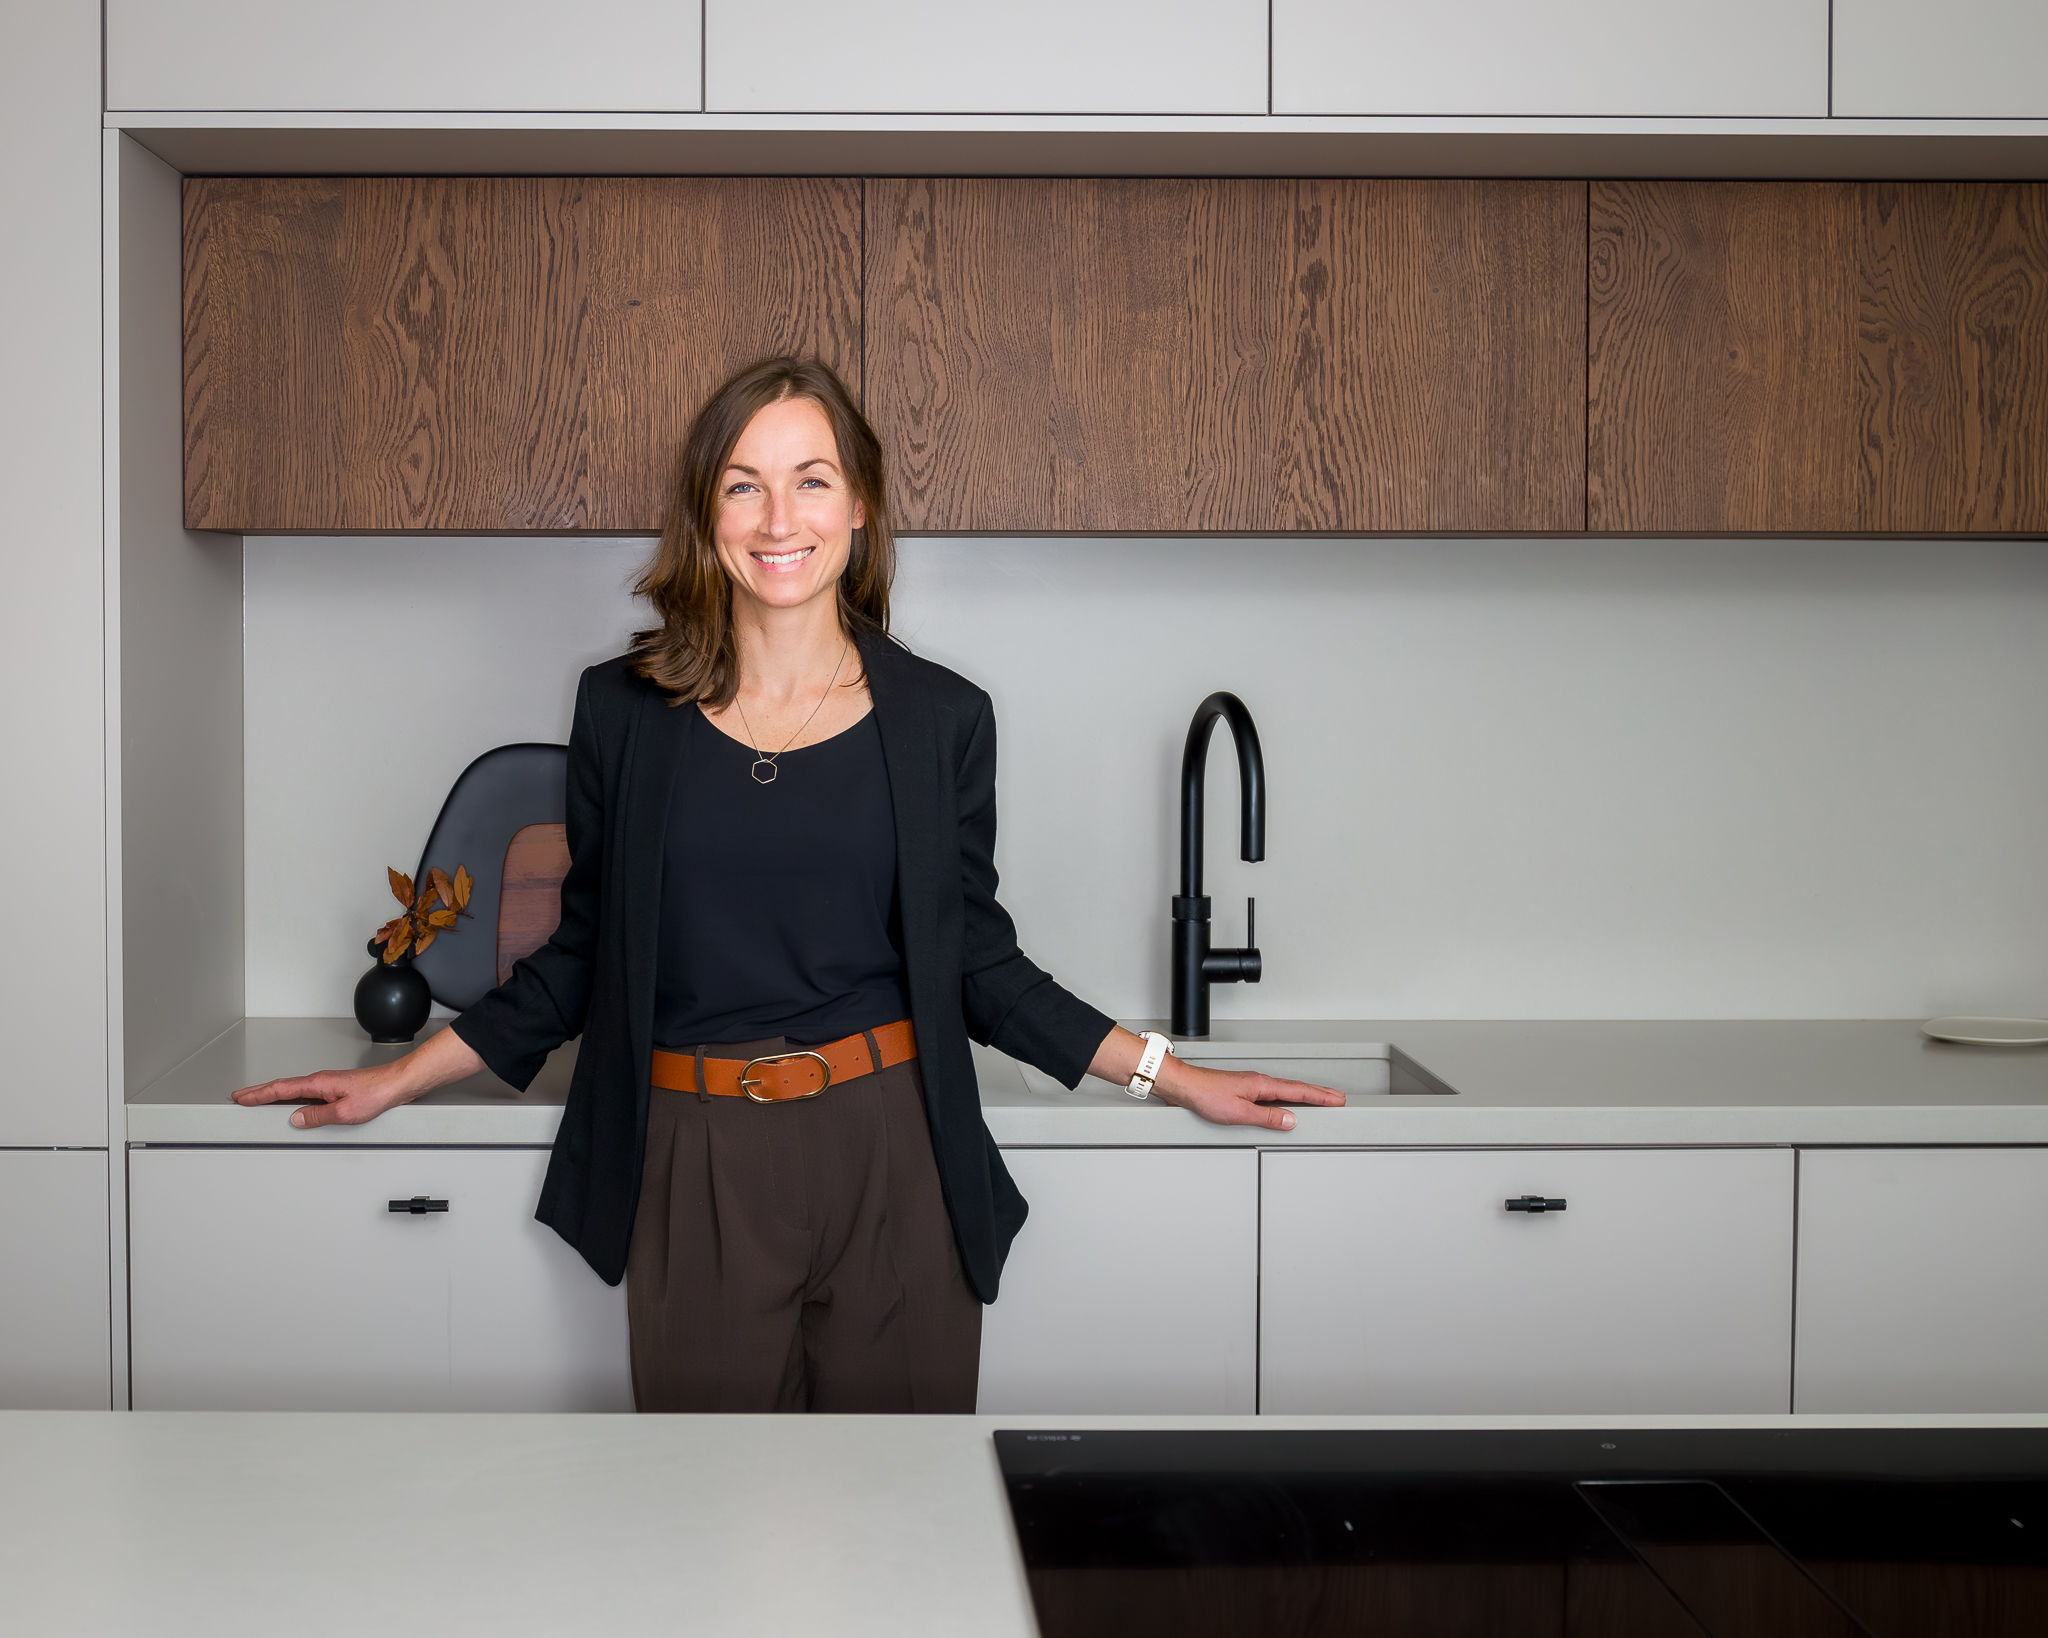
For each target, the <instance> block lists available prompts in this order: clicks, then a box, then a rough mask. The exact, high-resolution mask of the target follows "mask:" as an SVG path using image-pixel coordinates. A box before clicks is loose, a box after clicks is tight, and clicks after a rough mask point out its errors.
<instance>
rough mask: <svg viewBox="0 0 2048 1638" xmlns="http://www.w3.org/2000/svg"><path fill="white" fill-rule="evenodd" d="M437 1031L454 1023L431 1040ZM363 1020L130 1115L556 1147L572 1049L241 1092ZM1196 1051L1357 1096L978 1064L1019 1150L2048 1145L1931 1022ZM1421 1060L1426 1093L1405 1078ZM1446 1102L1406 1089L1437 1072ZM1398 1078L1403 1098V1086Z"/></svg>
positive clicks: (218, 1053)
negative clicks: (1244, 1117)
mask: <svg viewBox="0 0 2048 1638" xmlns="http://www.w3.org/2000/svg"><path fill="white" fill-rule="evenodd" d="M430 1027H434V1028H438V1027H441V1026H440V1025H439V1024H436V1025H434V1026H430ZM403 1050H405V1049H404V1048H401V1047H376V1046H372V1045H370V1044H369V1042H368V1041H367V1040H365V1039H364V1037H363V1035H362V1032H361V1031H360V1030H358V1029H357V1028H356V1026H355V1024H354V1023H353V1021H351V1020H349V1019H346V1018H250V1019H246V1020H244V1021H242V1022H241V1023H239V1024H237V1025H235V1026H234V1027H233V1028H231V1029H229V1030H227V1031H226V1032H224V1033H223V1034H222V1035H221V1036H220V1037H218V1038H217V1039H216V1040H214V1041H212V1042H211V1043H209V1044H208V1045H207V1046H206V1047H204V1048H202V1049H201V1050H200V1051H199V1052H197V1053H195V1054H194V1055H193V1056H192V1057H191V1058H189V1059H187V1060H186V1061H185V1062H184V1063H183V1064H181V1065H179V1066H178V1068H176V1069H175V1070H173V1071H172V1072H171V1073H170V1074H168V1075H166V1076H164V1077H163V1078H162V1079H161V1080H159V1081H157V1082H156V1083H155V1084H154V1085H152V1086H150V1087H149V1088H147V1089H146V1090H144V1091H142V1092H140V1093H138V1094H136V1095H135V1096H133V1097H131V1098H130V1099H129V1100H128V1138H129V1141H131V1142H137V1143H377V1144H439V1143H455V1144H505V1145H519V1144H545V1143H548V1142H549V1141H550V1140H551V1139H552V1138H553V1136H554V1129H555V1124H556V1122H557V1121H558V1120H559V1118H560V1114H561V1104H562V1100H563V1097H564V1095H565V1094H566V1092H567V1089H568V1083H569V1074H570V1071H571V1069H572V1068H573V1066H574V1063H575V1052H576V1048H575V1046H574V1044H573V1043H572V1044H570V1045H569V1046H566V1047H564V1048H562V1049H561V1050H560V1051H559V1052H557V1053H556V1054H555V1055H554V1057H553V1058H551V1059H550V1060H549V1062H548V1065H547V1067H546V1068H545V1069H544V1070H543V1071H542V1073H541V1075H540V1078H539V1079H538V1080H537V1081H536V1082H535V1083H534V1085H533V1086H532V1087H531V1088H530V1089H529V1090H528V1091H526V1092H524V1093H519V1092H515V1091H513V1089H512V1088H511V1087H509V1086H506V1085H505V1084H504V1083H503V1082H502V1081H499V1080H498V1079H497V1078H496V1077H494V1076H491V1075H479V1076H476V1077H474V1078H472V1079H471V1080H468V1081H464V1082H462V1083H461V1084H459V1085H457V1086H453V1087H448V1088H445V1089H444V1090H442V1091H440V1092H436V1093H433V1094H431V1095H430V1096H428V1097H425V1098H422V1099H421V1100H420V1101H419V1102H417V1103H415V1104H411V1105H408V1106H407V1107H405V1108H402V1109H396V1110H393V1111H392V1112H391V1113H389V1114H387V1115H384V1116H382V1117H381V1118H380V1119H378V1120H376V1121H374V1122H372V1123H371V1124H369V1125H367V1126H361V1127H322V1128H319V1129H318V1130H316V1131H313V1132H301V1131H299V1130H297V1129H296V1128H294V1127H293V1126H291V1125H290V1124H289V1115H290V1108H291V1106H276V1105H273V1106H270V1107H268V1108H259V1109H244V1108H241V1107H239V1106H238V1105H235V1104H233V1103H231V1102H229V1101H228V1094H229V1093H230V1092H231V1091H233V1090H234V1089H235V1088H236V1087H239V1086H246V1085H251V1084H254V1083H255V1082H258V1081H263V1080H268V1079H271V1078H273V1077H276V1076H282V1075H291V1074H300V1073H304V1072H305V1071H307V1070H310V1069H316V1068H343V1067H347V1066H349V1065H353V1064H366V1063H372V1062H378V1061H381V1060H385V1059H389V1058H391V1057H394V1056H396V1055H397V1054H398V1053H399V1052H401V1051H403ZM1183 1050H1184V1051H1185V1053H1186V1054H1187V1055H1188V1056H1190V1057H1196V1058H1201V1059H1205V1060H1209V1061H1214V1062H1218V1063H1228V1062H1253V1061H1257V1062H1263V1063H1267V1064H1270V1065H1272V1066H1274V1067H1275V1068H1276V1069H1278V1070H1280V1071H1282V1072H1285V1073H1290V1074H1292V1075H1294V1076H1295V1077H1296V1078H1299V1079H1307V1080H1318V1079H1321V1080H1329V1081H1335V1082H1338V1083H1340V1084H1343V1085H1344V1086H1345V1087H1346V1090H1347V1091H1348V1092H1349V1093H1350V1101H1349V1103H1347V1104H1346V1106H1345V1107H1343V1108H1341V1109H1325V1108H1303V1109H1301V1110H1299V1111H1297V1118H1296V1124H1295V1128H1294V1130H1293V1131H1291V1132H1284V1133H1283V1132H1274V1131H1270V1130H1267V1129H1264V1128H1252V1127H1221V1126H1211V1125H1209V1124H1208V1123H1206V1122H1204V1121H1202V1120H1200V1119H1198V1118H1197V1117H1195V1116H1193V1115H1190V1114H1189V1113H1187V1112H1186V1111H1185V1110H1181V1109H1174V1108H1170V1107H1167V1106H1165V1105H1162V1104H1159V1103H1155V1102H1145V1103H1140V1102H1137V1101H1135V1100H1133V1099H1131V1098H1129V1097H1126V1096H1125V1095H1124V1094H1123V1093H1122V1092H1121V1091H1120V1090H1119V1089H1116V1088H1113V1087H1110V1086H1107V1085H1104V1084H1103V1083H1100V1082H1095V1081H1086V1082H1083V1084H1082V1090H1080V1091H1078V1092H1071V1093H1070V1092H1066V1091H1064V1090H1062V1089H1060V1088H1058V1087H1057V1086H1056V1085H1055V1084H1054V1083H1052V1082H1051V1081H1049V1080H1048V1079H1047V1078H1046V1077H1045V1076H1043V1075H1041V1074H1039V1072H1038V1071H1036V1070H1032V1069H1027V1068H1026V1067H1025V1066H1022V1065H1019V1064H1017V1063H1014V1062H1012V1061H1011V1060H1010V1059H1008V1058H1005V1057H1003V1056H1002V1055H1001V1054H1000V1053H995V1052H990V1051H987V1050H985V1049H983V1048H979V1047H977V1048H976V1049H975V1063H976V1068H977V1070H978V1072H979V1074H980V1078H981V1099H982V1108H983V1112H984V1115H985V1117H986V1118H987V1121H988V1125H989V1129H990V1131H991V1132H992V1133H994V1135H995V1138H996V1141H997V1142H998V1143H1003V1144H1010V1145H1096V1144H1106V1145H1131V1146H1152V1145H1167V1146H1176V1147H1178V1146H1189V1145H1219V1144H1220V1145H1248V1144H1257V1145H1261V1146H1275V1145H1289V1146H1292V1145H1311V1146H1314V1145H1333V1144H1334V1145H1367V1146H1371V1145H1422V1146H1435V1145H1463V1144H1476V1145H1494V1144H1569V1145H1575V1146H1576V1145H1586V1144H1776V1143H1798V1144H1809V1145H1812V1144H1838V1143H1851V1144H1861V1143H2048V1048H1998V1047H1965V1046H1948V1045H1942V1044H1938V1043H1935V1042H1932V1041H1929V1040H1927V1039H1926V1038H1925V1037H1923V1036H1922V1035H1921V1034H1920V1031H1919V1025H1918V1021H1917V1020H1911V1019H1878V1020H1862V1019H1852V1020H1822V1021H1802V1020H1752V1021H1742V1020H1736V1021H1707V1022H1701V1021H1682V1022H1441V1021H1439V1022H1413V1021H1410V1022H1402V1021H1398V1020H1311V1021H1293V1022H1288V1021H1258V1022H1253V1021H1234V1022H1228V1023H1218V1024H1217V1025H1216V1027H1215V1030H1214V1032H1213V1034H1212V1035H1211V1036H1210V1037H1209V1038H1208V1039H1207V1040H1205V1041H1203V1042H1200V1043H1188V1044H1186V1045H1185V1046H1184V1049H1183ZM1390 1055H1391V1059H1392V1063H1393V1064H1394V1065H1396V1066H1400V1065H1404V1064H1407V1063H1412V1064H1414V1065H1419V1066H1420V1068H1421V1071H1422V1072H1424V1077H1423V1079H1422V1080H1420V1081H1418V1080H1417V1079H1416V1078H1415V1077H1414V1076H1413V1075H1412V1074H1409V1073H1405V1072H1403V1071H1402V1070H1401V1069H1400V1068H1396V1069H1395V1072H1393V1073H1392V1074H1390V1073H1389V1068H1390V1062H1389V1060H1390ZM1432 1077H1433V1079H1434V1081H1435V1082H1436V1083H1439V1084H1442V1085H1445V1086H1448V1087H1449V1088H1451V1089H1452V1091H1451V1092H1450V1093H1449V1094H1448V1095H1444V1094H1436V1093H1430V1092H1427V1091H1405V1090H1401V1088H1403V1087H1413V1086H1418V1085H1424V1084H1428V1082H1429V1080H1430V1078H1432ZM1390 1084H1391V1088H1392V1089H1389V1088H1390Z"/></svg>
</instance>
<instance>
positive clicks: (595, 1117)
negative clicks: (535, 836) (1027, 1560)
mask: <svg viewBox="0 0 2048 1638" xmlns="http://www.w3.org/2000/svg"><path fill="white" fill-rule="evenodd" d="M859 647H860V655H861V660H862V662H863V663H864V664H865V666H866V667H867V677H868V690H869V692H870V694H871V695H872V696H873V699H874V708H875V720H876V723H877V726H878V727H879V728H880V729H881V734H882V750H883V755H884V757H885V758H886V760H887V763H888V769H889V790H890V797H891V800H892V804H893V806H894V808H895V811H896V876H897V893H898V899H899V902H900V904H901V907H902V916H903V959H904V966H905V968H906V979H907V987H908V989H909V992H910V1012H911V1019H912V1021H913V1023H914V1024H915V1025H916V1028H917V1052H918V1061H919V1068H920V1070H921V1072H922V1074H923V1077H924V1096H925V1115H926V1118H927V1119H928V1120H929V1121H930V1123H931V1134H932V1151H933V1153H934V1154H935V1155H936V1156H937V1159H938V1165H939V1182H940V1186H941V1187H942V1188H943V1189H944V1191H945V1197H946V1209H947V1211H948V1213H949V1214H950V1215H951V1217H952V1221H953V1234H954V1237H955V1239H956V1240H957V1241H958V1243H959V1247H960V1261H961V1263H962V1265H963V1266H964V1267H965V1269H966V1271H967V1278H968V1280H969V1281H970V1282H971V1283H972V1284H973V1286H974V1289H975V1291H976V1293H977V1294H979V1296H980V1297H981V1300H982V1301H983V1302H993V1301H995V1297H996V1287H997V1282H998V1280H999V1278H1000V1276H1001V1273H1002V1266H1003V1258H1004V1255H1005V1254H1006V1253H1007V1252H1008V1250H1009V1247H1010V1241H1011V1240H1012V1239H1013V1238H1014V1237H1015V1236H1016V1233H1017V1230H1018V1229H1019V1228H1020V1227H1021V1226H1022V1225H1023V1222H1024V1213H1025V1205H1024V1197H1023V1196H1022V1195H1021V1194H1019V1193H1018V1192H1017V1186H1016V1184H1014V1183H1013V1182H1011V1181H1010V1174H1009V1172H1008V1171H1007V1170H1006V1169H1005V1167H1004V1166H1003V1162H1002V1157H1001V1156H1000V1155H999V1154H998V1153H997V1152H996V1147H995V1143H994V1141H993V1140H992V1139H991V1138H990V1137H989V1135H988V1128H987V1127H986V1126H985V1125H983V1123H982V1119H981V1100H980V1095H979V1092H978V1090H977V1088H976V1084H975V1078H974V1060H973V1057H972V1056H971V1054H970V1053H969V1051H968V1046H967V1043H968V1039H969V1037H970V1036H971V1037H972V1038H973V1039H974V1040H977V1041H980V1042H982V1043H983V1044H984V1045H987V1046H993V1047H997V1048H999V1049H1000V1050H1002V1051H1004V1052H1007V1053H1008V1054H1010V1056H1012V1057H1013V1058H1021V1059H1023V1060H1024V1061H1025V1062H1026V1063H1030V1064H1035V1065H1037V1066H1038V1067H1039V1068H1040V1069H1043V1070H1044V1071H1045V1072H1046V1073H1047V1074H1048V1075H1051V1076H1053V1077H1054V1078H1055V1079H1057V1080H1059V1081H1060V1082H1062V1083H1063V1084H1065V1085H1067V1086H1074V1085H1077V1084H1078V1083H1079V1082H1080V1079H1081V1076H1082V1074H1083V1073H1084V1072H1085V1071H1086V1070H1087V1067H1088V1063H1089V1060H1090V1059H1091V1058H1092V1057H1093V1056H1094V1053H1095V1049H1096V1047H1097V1046H1099V1045H1100V1044H1101V1042H1102V1038H1103V1037H1104V1036H1105V1035H1107V1034H1108V1033H1109V1031H1110V1028H1111V1025H1112V1020H1111V1019H1110V1018H1109V1017H1107V1016H1106V1015H1105V1014H1103V1013H1100V1012H1097V1011H1096V1010H1095V1009H1094V1008H1093V1007H1091V1006H1089V1005H1088V1004H1087V1003H1086V1002H1084V1001H1081V1000H1079V999H1077V998H1076V997H1075V996H1073V995H1071V994H1069V993H1068V992H1067V991H1066V990H1064V989H1062V988H1061V987H1060V986H1059V985H1058V984H1056V983H1054V982H1053V981H1052V979H1051V978H1049V977H1048V976H1047V975H1046V974H1045V973H1044V972H1042V971H1040V970H1039V969H1038V968H1037V967H1035V966H1033V965H1032V963H1031V962H1030V961H1029V960H1028V959H1026V957H1025V955H1024V953H1023V952H1022V951H1021V950H1019V949H1018V948H1017V933H1016V929H1015V927H1014V926H1013V925H1012V924H1011V921H1010V917H1009V915H1008V913H1007V912H1006V911H1005V910H1004V909H1003V907H1002V906H1001V905H1000V904H998V903H997V902H996V868H995V845H996V724H995V713H994V710H993V708H992V706H991V704H990V702H989V697H988V695H987V694H985V693H983V692H982V691H981V690H980V689H979V688H976V687H975V686H974V685H973V684H972V683H970V682H968V681H967V680H966V679H965V678H963V677H960V676H957V675H956V674H955V673H953V672H951V671H948V670H946V669H945V667H943V666H938V665H933V664H932V663H931V662H930V661H928V660H921V659H918V658H917V657H916V656H915V655H912V654H911V653H909V652H908V651H907V650H905V649H903V648H901V647H899V646H897V645H896V644H895V643H893V642H890V641H888V640H887V639H885V638H876V637H863V638H860V639H859ZM627 664H628V661H627V658H626V657H625V656H621V657H620V658H618V659H615V660H607V661H605V662H604V663H603V664H602V665H595V666H592V667H591V668H590V669H589V670H588V671H586V672H584V673H583V680H582V682H581V684H580V685H579V686H578V688H577V691H576V720H575V726H574V728H573V729H572V730H571V731H570V735H569V791H568V807H567V814H566V818H567V822H568V831H569V858H570V864H569V874H568V876H567V878H566V879H565V880H564V881H563V883H562V920H561V925H560V926H558V927H557V928H556V929H555V934H554V937H553V938H551V939H549V940H548V942H547V943H546V944H545V945H543V946H542V947H541V948H540V949H538V950H536V951H535V952H534V953H533V954H532V955H531V956H529V957H527V958H526V960H524V961H522V962H520V963H519V964H518V966H516V967H515V968H513V970H512V976H511V977H510V978H509V979H507V980H506V982H505V983H503V984H501V985H500V986H499V987H498V988H497V989H494V990H492V991H491V992H490V993H489V994H488V995H486V996H485V997H484V998H483V999H482V1000H481V1001H479V1002H477V1004H476V1005H475V1006H473V1007H471V1008H470V1009H469V1010H468V1011H467V1012H465V1013H463V1014H462V1016H461V1017H459V1018H457V1019H456V1020H455V1022H454V1024H453V1025H452V1026H451V1027H452V1028H453V1029H454V1031H455V1033H456V1034H457V1035H459V1036H461V1038H462V1039H463V1040H464V1041H466V1042H468V1043H469V1045H470V1046H472V1047H474V1048H475V1049H476V1051H477V1053H478V1055H479V1056H481V1057H482V1059H483V1060H484V1062H485V1063H486V1064H488V1065H489V1066H490V1068H491V1071H492V1073H493V1074H495V1075H498V1076H499V1077H500V1078H502V1079H504V1080H506V1081H509V1082H511V1083H512V1085H514V1086H517V1087H521V1088H524V1087H525V1086H527V1085H528V1084H529V1083H530V1082H531V1081H532V1080H533V1077H534V1076H535V1075H536V1074H537V1073H539V1070H540V1066H541V1064H542V1062H543V1061H544V1060H545V1059H546V1057H547V1055H548V1054H549V1053H550V1052H552V1051H553V1050H554V1049H555V1048H556V1047H558V1046H560V1045H561V1044H562V1043H563V1042H564V1041H566V1040H568V1039H569V1038H570V1037H572V1036H575V1035H581V1036H582V1037H583V1048H582V1051H581V1052H580V1053H579V1054H578V1056H577V1060H576V1073H575V1076H574V1078H573V1079H572V1081H571V1082H570V1088H569V1101H568V1105H567V1107H566V1108H565V1109H564V1110H563V1111H562V1124H561V1127H560V1129H559V1130H558V1131H557V1133H556V1136H555V1146H554V1154H553V1155H552V1156H551V1157H550V1159H549V1161H548V1173H547V1181H546V1183H545V1184H544V1185H543V1186H542V1188H541V1195H540V1207H539V1210H538V1211H537V1212H536V1213H535V1215H536V1216H537V1217H538V1218H539V1219H540V1220H541V1221H542V1222H543V1223H546V1224H548V1225H549V1226H550V1227H552V1228H553V1229H554V1230H555V1231H556V1232H557V1233H558V1234H560V1235H561V1236H562V1238H563V1239H565V1240H567V1241H568V1242H569V1243H570V1244H571V1245H572V1246H574V1247H575V1248H576V1249H577V1250H578V1251H580V1252H581V1253H582V1254H583V1256H584V1258H585V1260H586V1261H587V1262H589V1264H590V1266H591V1267H592V1268H594V1269H596V1270H597V1272H598V1273H599V1274H600V1275H602V1276H603V1277H604V1279H605V1280H606V1282H607V1283H609V1284H612V1285H616V1284H618V1282H619V1280H620V1279H621V1277H622V1276H623V1275H624V1274H625V1271H626V1248H627V1244H628V1242H629V1241H630V1240H631V1238H632V1234H633V1216H634V1212H635V1210H636V1208H637V1207H638V1205H639V1199H640V1172H641V1164H642V1160H643V1158H644V1153H645V1148H646V1141H647V1088H648V1083H647V1075H648V1068H649V1064H650V1054H651V1052H652V1049H653V1045H654V961H655V951H656V948H657V943H658V939H659V933H660V929H659V926H658V922H659V918H660V908H661V864H662V844H663V840H664V837H665V835H666V832H667V828H668V804H669V795H670V792H671V791H673V790H675V789H677V788H678V786H680V787H681V788H682V789H683V790H685V791H687V790H688V788H689V787H688V780H689V774H688V770H686V769H682V768H681V767H680V762H681V759H682V757H683V754H684V752H683V746H684V735H683V728H684V727H685V726H686V724H687V720H688V719H686V718H685V717H683V715H682V712H681V710H680V709H678V708H676V707H674V706H671V705H670V704H669V700H668V696H667V695H666V694H664V693H663V692H662V691H661V690H660V689H659V688H657V687H656V686H655V685H654V684H652V683H649V682H646V681H643V680H642V679H640V678H638V677H635V676H634V675H633V674H632V673H631V672H630V671H629V670H628V669H627ZM827 1095H828V1096H829V1095H830V1094H827Z"/></svg>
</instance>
